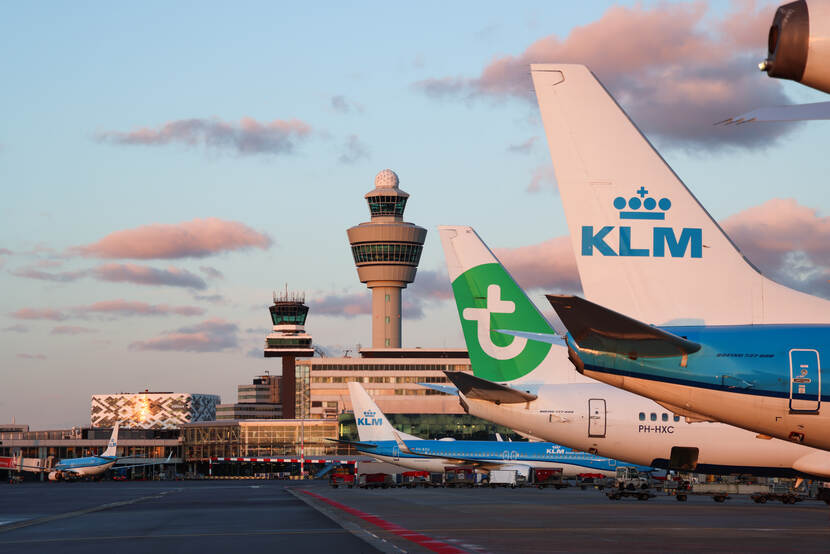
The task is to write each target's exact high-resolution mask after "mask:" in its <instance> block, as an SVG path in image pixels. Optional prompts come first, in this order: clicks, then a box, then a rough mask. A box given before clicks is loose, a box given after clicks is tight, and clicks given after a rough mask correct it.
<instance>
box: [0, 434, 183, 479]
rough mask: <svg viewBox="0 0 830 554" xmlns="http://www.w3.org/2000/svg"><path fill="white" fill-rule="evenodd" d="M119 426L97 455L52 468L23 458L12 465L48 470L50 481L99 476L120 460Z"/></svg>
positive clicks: (66, 462)
mask: <svg viewBox="0 0 830 554" xmlns="http://www.w3.org/2000/svg"><path fill="white" fill-rule="evenodd" d="M118 427H119V423H118V422H116V423H115V426H114V427H113V429H112V435H111V436H110V440H109V442H108V443H107V449H106V450H104V452H103V453H102V454H99V455H97V456H85V457H83V458H66V459H63V460H60V461H58V463H57V464H55V465H54V467H52V468H51V469H48V468H44V467H42V466H40V465H27V464H24V463H23V460H22V459H21V463H20V464H12V465H11V466H10V467H12V468H16V469H19V470H22V471H32V472H44V471H48V472H49V480H50V481H61V480H68V479H77V478H81V477H98V476H100V475H103V474H104V472H106V471H107V470H108V469H110V468H111V467H112V466H113V465H115V463H116V462H117V461H118V460H119V457H118ZM172 456H173V453H172V452H171V453H170V455H169V456H168V457H167V460H166V461H164V462H148V463H141V464H131V465H120V466H118V467H119V469H126V468H131V467H141V466H148V465H157V464H159V463H166V462H169V461H170V458H171V457H172ZM36 461H37V460H36Z"/></svg>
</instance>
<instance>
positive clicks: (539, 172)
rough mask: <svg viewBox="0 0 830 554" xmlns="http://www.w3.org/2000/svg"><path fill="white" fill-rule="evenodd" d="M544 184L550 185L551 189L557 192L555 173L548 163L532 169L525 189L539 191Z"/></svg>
mask: <svg viewBox="0 0 830 554" xmlns="http://www.w3.org/2000/svg"><path fill="white" fill-rule="evenodd" d="M545 184H547V185H551V187H552V188H553V191H554V192H558V190H559V185H558V184H557V182H556V174H555V173H554V171H553V166H552V165H550V164H544V165H540V166H538V167H537V168H536V169H534V170H533V176H532V177H531V178H530V183H528V185H527V188H526V189H525V190H526V191H527V192H540V191H541V190H542V187H543V186H544V185H545Z"/></svg>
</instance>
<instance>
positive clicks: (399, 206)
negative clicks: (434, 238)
mask: <svg viewBox="0 0 830 554" xmlns="http://www.w3.org/2000/svg"><path fill="white" fill-rule="evenodd" d="M365 198H366V201H367V202H368V203H369V213H370V215H371V221H369V222H367V223H361V224H360V225H357V226H355V227H352V228H350V229H349V230H348V231H347V234H348V236H349V243H351V245H352V255H353V256H354V263H355V265H356V266H357V275H358V277H359V278H360V282H361V283H366V286H367V287H369V288H370V289H371V290H372V348H400V347H401V290H403V289H405V288H406V285H408V284H409V283H411V282H412V281H414V280H415V272H416V271H417V270H418V262H419V261H420V259H421V250H422V249H423V246H424V239H425V238H426V235H427V231H426V229H424V228H423V227H418V226H417V225H414V224H412V223H406V222H404V220H403V211H404V208H405V207H406V201H407V199H408V198H409V194H407V193H406V192H404V191H402V190H401V189H399V188H398V176H397V175H396V174H395V172H394V171H392V170H391V169H384V170H383V171H381V172H380V173H378V174H377V176H376V177H375V189H374V190H372V191H370V192H369V193H367V194H366V196H365Z"/></svg>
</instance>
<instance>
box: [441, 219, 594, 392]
mask: <svg viewBox="0 0 830 554" xmlns="http://www.w3.org/2000/svg"><path fill="white" fill-rule="evenodd" d="M438 233H439V235H440V236H441V246H443V248H444V255H445V256H446V258H447V270H448V271H449V275H450V281H451V282H452V292H453V295H454V296H455V303H456V306H457V308H458V317H459V318H460V320H461V328H462V331H463V332H464V340H465V342H466V344H467V351H468V352H469V354H470V361H471V363H472V366H473V373H474V374H475V375H476V376H477V377H480V378H482V379H487V380H490V381H497V382H510V381H515V380H519V379H522V380H524V381H528V380H534V382H540V383H541V382H545V383H568V382H574V381H582V380H584V378H583V377H582V376H580V375H579V374H577V373H576V372H575V371H573V368H572V367H571V366H570V364H568V363H567V362H566V361H565V360H566V356H567V354H566V353H565V349H564V346H562V345H559V346H551V345H549V344H542V343H539V342H530V341H528V340H527V339H526V338H523V337H518V338H517V337H510V336H506V335H503V334H500V333H497V332H496V329H514V330H517V331H526V332H534V333H546V334H551V333H553V332H554V330H553V328H552V327H551V326H550V324H549V323H548V322H547V320H546V319H545V318H544V317H543V316H542V314H541V313H540V312H539V310H538V309H537V308H536V306H535V305H534V304H533V302H531V301H530V299H529V298H528V297H527V295H526V294H525V293H524V291H523V290H522V289H521V288H520V287H519V285H518V284H516V281H515V280H514V279H513V277H512V276H511V275H510V273H509V272H508V271H507V269H505V268H504V266H503V265H502V264H501V263H500V262H499V260H498V259H497V258H496V256H495V255H494V254H493V253H492V252H491V251H490V249H489V248H487V245H486V244H484V241H482V240H481V238H480V237H479V236H478V235H477V234H476V232H475V231H474V230H473V229H472V228H471V227H463V226H440V227H438ZM545 362H546V363H545ZM543 364H544V367H542V366H543ZM537 368H538V371H537V372H535V373H534V375H533V376H530V374H531V373H532V372H534V370H536V369H537Z"/></svg>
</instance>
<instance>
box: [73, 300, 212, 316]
mask: <svg viewBox="0 0 830 554" xmlns="http://www.w3.org/2000/svg"><path fill="white" fill-rule="evenodd" d="M71 310H72V312H73V313H75V314H78V315H82V316H83V315H89V314H104V315H118V316H124V317H130V316H137V315H141V316H144V315H152V316H167V315H183V316H194V315H204V313H205V311H204V310H203V309H202V308H199V307H196V306H170V305H168V304H148V303H146V302H129V301H127V300H120V299H119V300H104V301H101V302H95V303H93V304H89V305H88V306H76V307H74V308H72V309H71Z"/></svg>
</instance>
